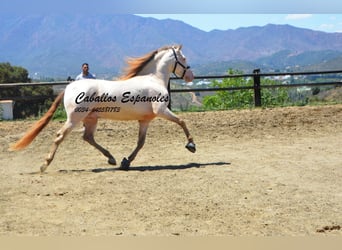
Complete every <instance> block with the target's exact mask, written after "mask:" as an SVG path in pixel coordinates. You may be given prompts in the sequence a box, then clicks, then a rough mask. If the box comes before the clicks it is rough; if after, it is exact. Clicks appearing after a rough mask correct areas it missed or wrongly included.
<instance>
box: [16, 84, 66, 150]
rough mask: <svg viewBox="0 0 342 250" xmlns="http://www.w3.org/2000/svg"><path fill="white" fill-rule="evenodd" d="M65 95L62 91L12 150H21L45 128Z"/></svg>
mask: <svg viewBox="0 0 342 250" xmlns="http://www.w3.org/2000/svg"><path fill="white" fill-rule="evenodd" d="M63 96H64V91H63V92H62V93H60V94H59V95H58V96H57V97H56V99H55V100H54V102H53V103H52V105H51V107H50V108H49V110H48V111H47V112H46V113H45V115H44V116H43V117H42V118H40V120H39V121H37V122H36V123H35V124H34V125H33V126H32V127H31V128H30V130H28V131H27V132H26V134H25V135H24V136H23V137H22V138H21V139H20V140H19V141H17V142H16V143H15V144H14V145H12V146H11V147H10V150H19V149H23V148H25V147H26V146H28V145H29V144H30V143H31V142H32V141H33V139H34V138H36V136H37V135H38V134H39V133H40V131H42V130H43V128H44V127H45V126H46V125H47V124H48V123H49V121H50V120H51V118H52V116H53V114H54V113H55V111H56V109H57V108H58V106H59V104H60V103H61V101H62V99H63Z"/></svg>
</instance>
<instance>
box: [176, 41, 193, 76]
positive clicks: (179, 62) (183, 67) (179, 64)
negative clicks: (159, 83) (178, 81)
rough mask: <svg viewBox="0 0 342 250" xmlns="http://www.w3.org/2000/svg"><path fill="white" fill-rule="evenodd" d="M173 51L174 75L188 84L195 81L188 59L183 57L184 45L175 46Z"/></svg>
mask: <svg viewBox="0 0 342 250" xmlns="http://www.w3.org/2000/svg"><path fill="white" fill-rule="evenodd" d="M171 50H172V56H173V58H174V66H173V70H172V73H174V74H175V75H176V76H177V77H178V78H182V79H183V80H184V81H186V82H192V81H193V80H194V75H193V73H192V71H191V69H190V66H189V65H188V64H187V62H186V57H185V56H184V55H183V52H182V45H178V46H173V47H171Z"/></svg>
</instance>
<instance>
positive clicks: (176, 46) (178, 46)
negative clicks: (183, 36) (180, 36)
mask: <svg viewBox="0 0 342 250" xmlns="http://www.w3.org/2000/svg"><path fill="white" fill-rule="evenodd" d="M182 47H183V45H181V44H178V45H173V46H172V48H174V49H175V50H181V49H182Z"/></svg>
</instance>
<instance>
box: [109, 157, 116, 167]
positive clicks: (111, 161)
mask: <svg viewBox="0 0 342 250" xmlns="http://www.w3.org/2000/svg"><path fill="white" fill-rule="evenodd" d="M108 163H109V164H110V165H116V160H115V159H114V158H109V159H108Z"/></svg>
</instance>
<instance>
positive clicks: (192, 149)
mask: <svg viewBox="0 0 342 250" xmlns="http://www.w3.org/2000/svg"><path fill="white" fill-rule="evenodd" d="M185 147H186V148H187V149H188V150H189V151H190V152H191V153H195V152H196V145H195V143H193V142H189V143H188V144H186V146H185Z"/></svg>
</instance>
